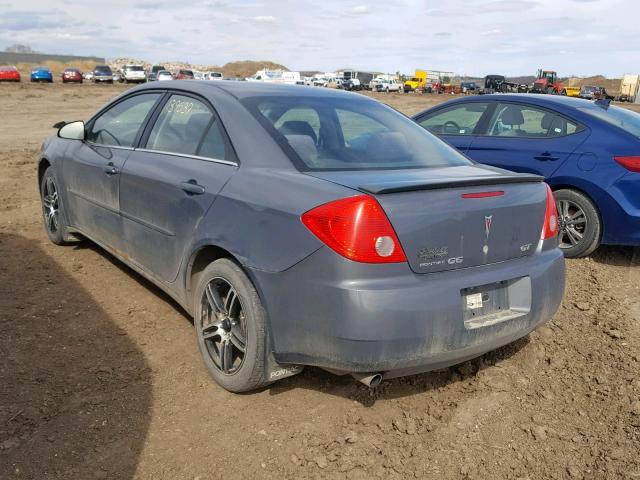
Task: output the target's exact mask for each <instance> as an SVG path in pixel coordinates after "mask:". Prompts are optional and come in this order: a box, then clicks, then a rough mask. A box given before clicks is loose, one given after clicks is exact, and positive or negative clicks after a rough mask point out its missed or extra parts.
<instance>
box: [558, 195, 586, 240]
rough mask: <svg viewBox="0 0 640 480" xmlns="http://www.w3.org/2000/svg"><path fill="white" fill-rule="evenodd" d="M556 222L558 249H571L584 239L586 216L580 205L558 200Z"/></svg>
mask: <svg viewBox="0 0 640 480" xmlns="http://www.w3.org/2000/svg"><path fill="white" fill-rule="evenodd" d="M557 207H558V220H559V221H560V234H559V240H560V248H571V247H573V246H575V245H578V244H579V243H580V242H581V241H582V240H583V238H584V235H585V233H586V229H587V216H586V215H585V213H584V210H583V209H582V207H581V206H580V205H578V204H577V203H575V202H572V201H570V200H559V201H558V204H557Z"/></svg>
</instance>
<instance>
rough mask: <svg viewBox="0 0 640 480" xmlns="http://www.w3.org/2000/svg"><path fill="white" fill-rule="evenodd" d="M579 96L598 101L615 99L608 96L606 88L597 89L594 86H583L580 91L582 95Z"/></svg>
mask: <svg viewBox="0 0 640 480" xmlns="http://www.w3.org/2000/svg"><path fill="white" fill-rule="evenodd" d="M578 96H579V97H580V98H584V99H586V100H598V99H600V98H603V99H609V100H613V97H612V96H610V95H609V94H607V91H606V89H605V88H604V87H596V86H593V85H585V86H583V87H582V88H581V89H580V94H579V95H578Z"/></svg>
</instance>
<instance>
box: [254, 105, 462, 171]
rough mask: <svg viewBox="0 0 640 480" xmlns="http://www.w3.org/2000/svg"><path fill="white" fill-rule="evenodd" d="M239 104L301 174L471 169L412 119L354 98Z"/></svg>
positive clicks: (383, 106)
mask: <svg viewBox="0 0 640 480" xmlns="http://www.w3.org/2000/svg"><path fill="white" fill-rule="evenodd" d="M241 102H242V103H243V104H244V105H245V107H247V109H248V110H249V111H250V112H251V113H252V114H253V115H254V116H255V117H256V119H257V120H258V121H259V122H260V123H261V124H262V125H263V127H264V128H265V129H266V130H267V132H269V133H270V134H271V135H272V136H273V138H274V139H275V140H276V141H277V142H278V143H279V144H280V145H281V146H282V147H283V150H284V152H285V153H286V154H288V155H289V157H290V158H291V161H292V162H293V163H294V164H295V165H296V167H298V168H299V169H300V170H303V171H305V170H373V169H399V168H428V167H444V166H456V165H469V164H470V161H469V160H468V159H467V158H466V157H464V156H462V155H461V154H459V153H458V152H457V151H456V150H455V149H453V148H451V147H449V146H448V145H447V144H445V143H444V142H443V141H441V140H439V139H437V138H436V137H434V136H433V135H430V134H429V133H428V132H427V131H425V130H424V129H423V128H421V127H420V126H419V125H417V124H416V123H414V122H413V121H412V120H411V119H409V118H407V117H405V116H404V115H401V114H400V113H398V112H396V111H395V110H393V109H391V108H389V107H387V106H385V105H382V104H380V103H378V102H374V101H371V100H368V99H364V98H362V99H361V98H359V97H355V98H354V97H351V96H342V95H341V96H333V95H326V96H325V95H318V96H312V95H307V96H304V95H303V96H286V97H284V96H265V97H252V98H245V99H243V100H241Z"/></svg>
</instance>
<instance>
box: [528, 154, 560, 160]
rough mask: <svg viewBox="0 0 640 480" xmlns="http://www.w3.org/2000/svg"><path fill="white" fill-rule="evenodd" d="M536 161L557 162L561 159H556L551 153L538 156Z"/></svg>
mask: <svg viewBox="0 0 640 480" xmlns="http://www.w3.org/2000/svg"><path fill="white" fill-rule="evenodd" d="M533 158H535V159H536V160H540V161H541V162H555V161H556V160H558V159H559V158H560V157H554V156H552V155H551V154H550V153H549V152H544V153H543V154H542V155H537V156H535V157H533Z"/></svg>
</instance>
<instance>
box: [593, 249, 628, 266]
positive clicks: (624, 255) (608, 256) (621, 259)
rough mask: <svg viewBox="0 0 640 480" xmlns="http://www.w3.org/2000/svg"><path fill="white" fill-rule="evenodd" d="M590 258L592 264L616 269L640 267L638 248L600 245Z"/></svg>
mask: <svg viewBox="0 0 640 480" xmlns="http://www.w3.org/2000/svg"><path fill="white" fill-rule="evenodd" d="M591 258H592V259H593V261H594V262H598V263H602V264H605V265H612V266H617V267H640V247H626V246H618V245H601V246H600V247H599V248H598V249H597V250H596V251H595V252H593V254H592V255H591Z"/></svg>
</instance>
